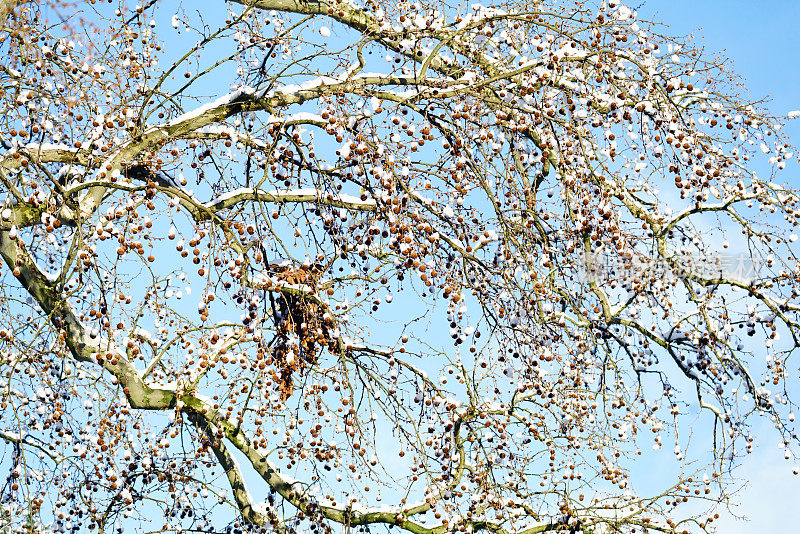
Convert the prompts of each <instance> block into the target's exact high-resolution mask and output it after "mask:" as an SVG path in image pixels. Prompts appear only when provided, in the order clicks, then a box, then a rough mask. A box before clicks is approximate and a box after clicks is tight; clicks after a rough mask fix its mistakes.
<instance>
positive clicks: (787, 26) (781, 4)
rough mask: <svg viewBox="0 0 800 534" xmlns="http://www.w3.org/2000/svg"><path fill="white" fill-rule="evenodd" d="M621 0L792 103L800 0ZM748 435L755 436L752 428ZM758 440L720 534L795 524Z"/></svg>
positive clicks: (797, 132)
mask: <svg viewBox="0 0 800 534" xmlns="http://www.w3.org/2000/svg"><path fill="white" fill-rule="evenodd" d="M627 3H628V5H630V6H631V7H635V8H638V11H639V14H640V16H641V17H642V18H650V19H653V20H658V21H660V22H663V23H665V24H667V25H669V28H668V29H665V30H664V33H669V34H671V35H688V34H690V33H693V34H694V35H695V37H696V38H698V41H697V42H699V43H700V44H702V45H704V46H705V47H706V49H707V50H708V51H714V52H720V53H724V55H725V56H726V57H728V58H730V59H731V60H732V61H733V68H734V70H735V71H736V72H737V73H739V74H740V75H741V76H742V77H743V79H744V82H745V85H746V88H747V92H748V94H749V96H750V98H751V99H759V98H762V97H765V96H769V97H771V102H770V103H769V105H768V109H769V110H770V111H772V112H773V113H774V114H775V115H784V116H785V114H786V113H787V112H789V111H791V110H795V109H800V60H799V58H800V1H798V0H695V1H692V0H647V1H645V2H643V3H641V4H639V3H638V2H637V1H636V0H633V1H631V0H628V2H627ZM786 131H787V132H788V133H790V135H791V137H792V140H793V145H794V146H795V147H797V146H800V120H794V121H791V122H789V124H787V126H786ZM784 172H786V174H784V175H783V176H782V179H783V180H786V181H787V182H789V183H790V184H791V185H793V186H794V187H800V164H798V163H797V162H795V164H794V165H792V166H790V167H787V169H786V171H784ZM756 430H758V429H756ZM765 430H766V428H765ZM754 434H755V435H756V436H758V435H759V432H754ZM763 434H768V433H767V432H764V433H763ZM773 442H774V443H773ZM760 445H761V446H760V447H759V448H757V449H756V452H755V453H753V455H752V456H751V457H750V458H748V461H747V462H746V463H745V465H744V468H743V469H742V470H741V471H740V473H739V474H740V476H741V477H742V478H743V479H747V481H748V484H747V486H746V487H745V489H744V490H743V491H742V492H741V493H739V494H738V495H737V500H739V501H740V502H741V503H742V505H741V506H740V507H739V508H737V513H738V514H740V515H747V516H748V517H749V518H750V521H749V522H744V521H739V520H736V519H735V518H734V517H732V516H723V517H722V518H721V520H720V521H719V522H718V523H717V528H718V532H719V533H720V534H740V533H741V534H744V533H748V534H752V533H756V532H757V533H763V534H772V533H776V534H777V533H785V532H790V531H792V530H793V529H791V528H789V529H788V530H787V525H798V524H800V506H798V502H800V476H794V475H792V473H791V465H792V464H790V463H789V462H786V461H784V460H783V456H782V454H781V452H780V450H779V449H778V447H777V441H776V440H773V439H769V438H766V439H765V440H764V442H762V443H761V444H760ZM720 514H721V515H722V511H720ZM795 528H797V527H795Z"/></svg>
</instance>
